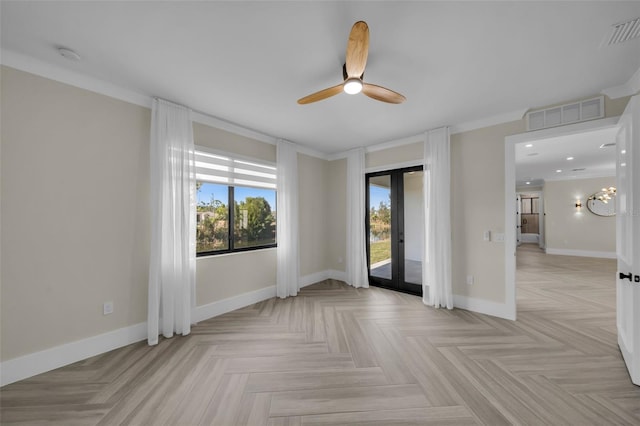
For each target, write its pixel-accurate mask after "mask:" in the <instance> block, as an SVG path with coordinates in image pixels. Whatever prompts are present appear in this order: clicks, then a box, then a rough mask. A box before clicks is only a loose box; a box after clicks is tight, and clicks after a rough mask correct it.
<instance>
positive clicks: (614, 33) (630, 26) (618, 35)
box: [607, 18, 640, 46]
mask: <svg viewBox="0 0 640 426" xmlns="http://www.w3.org/2000/svg"><path fill="white" fill-rule="evenodd" d="M638 37H640V18H635V19H632V20H630V21H627V22H621V23H619V24H615V25H614V26H613V28H612V30H611V34H610V35H609V39H608V41H607V45H608V46H611V45H613V44H618V43H622V42H625V41H627V40H631V39H634V38H638Z"/></svg>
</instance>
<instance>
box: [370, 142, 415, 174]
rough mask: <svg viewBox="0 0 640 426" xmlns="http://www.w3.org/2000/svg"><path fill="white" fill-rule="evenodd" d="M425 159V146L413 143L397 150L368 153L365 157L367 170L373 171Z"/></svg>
mask: <svg viewBox="0 0 640 426" xmlns="http://www.w3.org/2000/svg"><path fill="white" fill-rule="evenodd" d="M422 157H424V144H423V143H422V142H416V143H411V144H407V145H402V146H398V147H395V148H388V149H383V150H380V151H373V152H368V153H367V154H366V156H365V168H367V169H373V168H378V167H383V166H388V165H391V166H393V165H395V164H402V163H406V162H408V161H413V160H416V159H421V158H422Z"/></svg>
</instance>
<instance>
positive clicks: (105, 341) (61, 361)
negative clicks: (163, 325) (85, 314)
mask: <svg viewBox="0 0 640 426" xmlns="http://www.w3.org/2000/svg"><path fill="white" fill-rule="evenodd" d="M146 338H147V323H146V322H142V323H139V324H136V325H132V326H129V327H124V328H120V329H118V330H114V331H110V332H108V333H104V334H99V335H97V336H92V337H89V338H86V339H82V340H77V341H75V342H71V343H66V344H64V345H60V346H56V347H54V348H50V349H45V350H44V351H40V352H34V353H31V354H28V355H24V356H21V357H18V358H14V359H10V360H8V361H4V362H2V363H1V364H0V377H1V378H0V386H4V385H8V384H9V383H13V382H17V381H18V380H22V379H26V378H28V377H31V376H35V375H37V374H41V373H45V372H47V371H51V370H54V369H56V368H60V367H64V366H65V365H69V364H72V363H74V362H77V361H82V360H83V359H87V358H90V357H92V356H95V355H100V354H102V353H105V352H109V351H111V350H113V349H117V348H121V347H123V346H126V345H130V344H131V343H136V342H139V341H141V340H145V339H146Z"/></svg>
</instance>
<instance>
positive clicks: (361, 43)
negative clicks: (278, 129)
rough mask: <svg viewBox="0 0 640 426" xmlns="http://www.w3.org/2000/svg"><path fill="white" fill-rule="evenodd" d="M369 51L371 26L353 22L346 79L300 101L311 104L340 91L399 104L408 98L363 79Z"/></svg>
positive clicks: (346, 63) (344, 67)
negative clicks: (361, 94) (362, 94)
mask: <svg viewBox="0 0 640 426" xmlns="http://www.w3.org/2000/svg"><path fill="white" fill-rule="evenodd" d="M368 53H369V26H368V25H367V23H366V22H364V21H358V22H356V23H355V24H353V27H352V28H351V33H350V34H349V42H348V43H347V56H346V58H345V64H344V65H343V67H342V75H343V77H344V81H343V82H342V83H340V84H338V85H337V86H333V87H329V88H327V89H324V90H320V91H319V92H316V93H312V94H311V95H308V96H305V97H304V98H300V99H298V103H299V104H301V105H303V104H310V103H312V102H318V101H321V100H323V99H327V98H330V97H331V96H335V95H337V94H338V93H340V92H343V91H344V92H345V93H348V94H350V95H355V94H357V93H360V92H362V93H364V94H365V95H367V96H368V97H370V98H373V99H375V100H377V101H382V102H388V103H390V104H399V103H402V102H404V101H405V100H406V98H405V97H404V96H402V95H401V94H400V93H397V92H394V91H393V90H390V89H387V88H385V87H382V86H377V85H375V84H370V83H365V82H363V81H362V77H363V76H364V67H365V66H366V65H367V55H368Z"/></svg>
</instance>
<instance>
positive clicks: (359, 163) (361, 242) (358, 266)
mask: <svg viewBox="0 0 640 426" xmlns="http://www.w3.org/2000/svg"><path fill="white" fill-rule="evenodd" d="M364 191H365V182H364V149H363V148H358V149H354V150H351V151H349V152H348V153H347V283H348V284H349V285H352V286H353V287H356V288H358V287H365V288H367V287H369V277H368V275H367V251H366V233H365V229H364V219H365V213H366V207H365V193H364Z"/></svg>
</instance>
